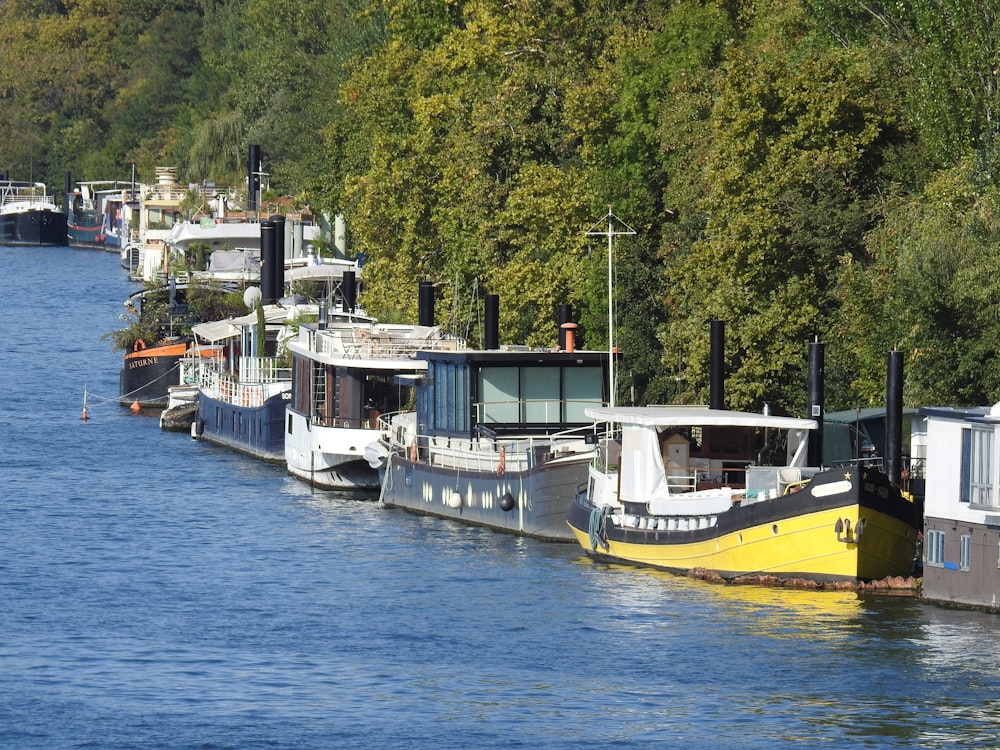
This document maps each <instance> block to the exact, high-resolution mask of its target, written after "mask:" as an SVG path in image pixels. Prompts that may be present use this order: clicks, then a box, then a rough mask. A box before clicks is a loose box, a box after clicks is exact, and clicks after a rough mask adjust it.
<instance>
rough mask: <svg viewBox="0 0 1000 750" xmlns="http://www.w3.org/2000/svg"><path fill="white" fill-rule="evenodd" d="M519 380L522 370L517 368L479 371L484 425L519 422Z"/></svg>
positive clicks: (492, 368) (493, 368)
mask: <svg viewBox="0 0 1000 750" xmlns="http://www.w3.org/2000/svg"><path fill="white" fill-rule="evenodd" d="M519 380H520V370H519V368H517V367H483V368H482V369H481V370H480V371H479V399H480V401H481V402H482V416H481V420H482V422H483V423H484V424H491V423H496V422H509V423H515V422H518V421H519V419H520V398H519V395H520V394H519V387H520V384H519Z"/></svg>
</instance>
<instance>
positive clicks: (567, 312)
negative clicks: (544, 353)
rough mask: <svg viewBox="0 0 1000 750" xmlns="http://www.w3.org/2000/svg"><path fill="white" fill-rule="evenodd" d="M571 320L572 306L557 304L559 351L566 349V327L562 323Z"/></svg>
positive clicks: (570, 321)
mask: <svg viewBox="0 0 1000 750" xmlns="http://www.w3.org/2000/svg"><path fill="white" fill-rule="evenodd" d="M572 322H573V306H572V305H559V351H561V352H564V351H566V329H565V328H563V324H564V323H572Z"/></svg>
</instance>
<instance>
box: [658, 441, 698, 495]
mask: <svg viewBox="0 0 1000 750" xmlns="http://www.w3.org/2000/svg"><path fill="white" fill-rule="evenodd" d="M660 454H661V456H662V458H663V468H664V469H665V471H666V476H667V487H668V488H669V490H670V492H672V493H673V492H689V491H690V490H691V489H692V487H691V468H690V467H691V443H689V442H688V440H687V438H685V437H684V436H683V435H679V434H677V433H673V434H670V435H667V436H666V437H665V438H661V441H660Z"/></svg>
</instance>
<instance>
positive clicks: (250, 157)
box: [247, 143, 260, 211]
mask: <svg viewBox="0 0 1000 750" xmlns="http://www.w3.org/2000/svg"><path fill="white" fill-rule="evenodd" d="M259 194H260V146H258V145H257V144H256V143H251V144H250V148H249V149H247V210H248V211H256V210H257V196H258V195H259Z"/></svg>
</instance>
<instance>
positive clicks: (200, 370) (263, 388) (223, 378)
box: [197, 357, 292, 406]
mask: <svg viewBox="0 0 1000 750" xmlns="http://www.w3.org/2000/svg"><path fill="white" fill-rule="evenodd" d="M291 372H292V371H291V369H290V368H289V367H287V366H284V367H283V366H282V365H281V361H280V360H279V359H278V358H276V357H240V360H239V369H238V370H237V372H236V373H232V372H227V371H225V369H224V360H221V359H216V358H213V359H202V360H201V361H200V362H199V363H198V366H197V382H198V387H199V388H201V389H202V390H204V391H205V392H206V393H210V394H217V395H218V397H219V398H220V399H221V400H223V401H225V402H227V403H232V404H240V405H242V406H263V404H264V401H266V400H267V399H268V398H270V397H271V396H272V395H274V394H275V393H277V392H279V391H280V390H282V387H278V386H277V385H276V384H281V386H287V387H288V388H290V387H291V377H292V375H291Z"/></svg>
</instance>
